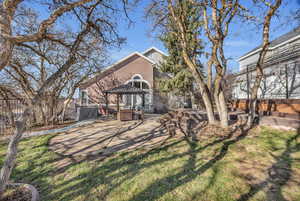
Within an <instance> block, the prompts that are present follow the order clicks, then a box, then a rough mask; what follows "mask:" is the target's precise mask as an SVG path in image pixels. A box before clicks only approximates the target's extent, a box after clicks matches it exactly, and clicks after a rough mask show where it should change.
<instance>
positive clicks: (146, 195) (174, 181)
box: [130, 127, 248, 201]
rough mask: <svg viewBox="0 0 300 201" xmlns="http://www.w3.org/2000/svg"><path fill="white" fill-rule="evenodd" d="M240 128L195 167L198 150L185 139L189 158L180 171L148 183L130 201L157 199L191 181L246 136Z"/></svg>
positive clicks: (246, 131)
mask: <svg viewBox="0 0 300 201" xmlns="http://www.w3.org/2000/svg"><path fill="white" fill-rule="evenodd" d="M241 129H242V132H241V134H240V135H239V136H237V137H235V138H234V139H230V140H228V141H224V143H223V145H222V147H221V149H220V151H219V153H218V154H217V155H216V156H215V157H214V158H212V159H211V160H209V161H208V162H207V163H205V164H204V165H201V166H200V167H197V165H196V162H197V159H196V153H197V152H198V151H197V150H196V149H195V144H194V143H193V142H190V141H188V140H187V143H188V145H189V151H188V155H189V159H188V160H187V162H186V164H185V165H184V167H183V169H182V171H180V172H179V173H177V174H174V175H170V176H167V177H164V178H162V179H159V180H156V181H155V182H154V183H152V184H150V185H149V186H148V187H147V188H146V189H144V190H143V191H142V192H140V193H138V194H137V195H135V196H133V197H132V198H131V199H130V201H140V200H145V199H147V200H148V201H153V200H157V199H159V198H160V197H162V196H164V195H165V194H167V193H168V192H171V191H173V190H174V189H175V188H177V187H179V186H182V185H184V184H186V183H189V182H191V181H192V180H194V179H195V177H196V176H199V175H201V174H203V173H204V172H206V171H207V170H208V169H210V168H211V167H212V166H213V165H214V164H215V163H216V162H218V161H220V160H222V159H223V158H224V157H225V155H226V154H227V152H228V149H229V147H230V145H232V144H234V143H236V142H238V141H239V140H241V139H243V138H244V137H246V135H247V133H248V129H246V130H243V127H241ZM235 131H236V130H234V131H232V133H234V132H235ZM232 133H231V134H232ZM165 183H168V185H164V184H165ZM162 185H164V187H165V188H160V186H162ZM153 189H157V190H156V191H155V193H150V192H152V191H153Z"/></svg>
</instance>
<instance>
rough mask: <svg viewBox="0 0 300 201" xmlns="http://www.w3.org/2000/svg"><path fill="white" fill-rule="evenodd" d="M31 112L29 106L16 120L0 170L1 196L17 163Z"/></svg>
mask: <svg viewBox="0 0 300 201" xmlns="http://www.w3.org/2000/svg"><path fill="white" fill-rule="evenodd" d="M29 114H30V109H28V108H27V109H26V110H25V111H24V113H23V114H22V118H21V120H18V121H16V131H15V133H14V135H13V136H12V137H11V139H10V142H9V144H8V148H7V154H6V158H5V161H4V164H3V167H2V168H1V171H0V198H1V196H2V195H3V192H4V190H5V189H6V185H7V183H8V180H9V178H10V175H11V172H12V170H13V167H14V165H15V161H16V157H17V152H18V144H19V141H20V139H21V137H22V133H23V132H24V131H25V125H26V121H27V120H28V118H29Z"/></svg>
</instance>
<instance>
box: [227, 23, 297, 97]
mask: <svg viewBox="0 0 300 201" xmlns="http://www.w3.org/2000/svg"><path fill="white" fill-rule="evenodd" d="M260 50H261V46H259V47H256V48H254V49H253V50H251V51H249V52H247V53H246V54H244V55H243V56H241V57H240V58H239V59H238V62H239V68H240V69H239V70H240V71H239V72H238V73H237V74H236V82H235V87H234V90H233V97H234V99H249V96H250V89H251V86H252V84H253V82H254V80H255V65H256V62H257V60H258V57H259V52H260ZM263 68H264V78H263V81H262V83H261V86H260V89H259V92H258V97H259V98H260V99H300V27H297V28H296V29H293V30H292V31H290V32H288V33H286V34H284V35H282V36H280V37H278V38H276V39H275V40H273V41H271V42H270V47H269V49H268V52H267V54H266V58H265V62H264V65H263Z"/></svg>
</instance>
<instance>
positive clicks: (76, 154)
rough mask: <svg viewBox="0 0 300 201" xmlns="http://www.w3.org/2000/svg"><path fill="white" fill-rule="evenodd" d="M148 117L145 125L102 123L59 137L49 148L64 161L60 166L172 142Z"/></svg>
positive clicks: (56, 137) (142, 123)
mask: <svg viewBox="0 0 300 201" xmlns="http://www.w3.org/2000/svg"><path fill="white" fill-rule="evenodd" d="M159 116H160V115H147V116H146V119H145V121H143V122H142V121H126V122H121V121H118V120H110V121H101V122H96V123H93V124H90V125H86V126H82V127H79V128H74V129H71V130H69V131H67V132H65V133H61V134H59V135H56V136H55V137H53V138H52V139H51V140H50V143H49V147H50V149H51V150H52V151H54V152H55V153H57V154H58V155H59V156H61V158H63V159H64V160H59V164H58V165H59V166H60V167H62V166H65V165H68V164H70V163H71V162H78V161H82V160H85V159H94V158H96V159H100V160H101V159H104V158H105V157H107V156H110V155H112V154H114V153H116V152H119V151H123V150H133V149H148V148H152V147H154V146H159V145H160V144H162V143H164V141H165V140H166V139H167V138H168V136H169V135H168V134H167V133H166V132H164V128H162V127H161V125H160V123H158V121H157V119H158V118H159Z"/></svg>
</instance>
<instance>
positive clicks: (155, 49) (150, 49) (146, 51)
mask: <svg viewBox="0 0 300 201" xmlns="http://www.w3.org/2000/svg"><path fill="white" fill-rule="evenodd" d="M151 51H155V52H158V53H160V54H162V55H164V56H168V55H167V54H166V53H164V52H163V51H161V50H159V49H157V48H156V47H150V48H149V49H147V50H145V51H144V52H143V55H146V54H148V53H149V52H151Z"/></svg>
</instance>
